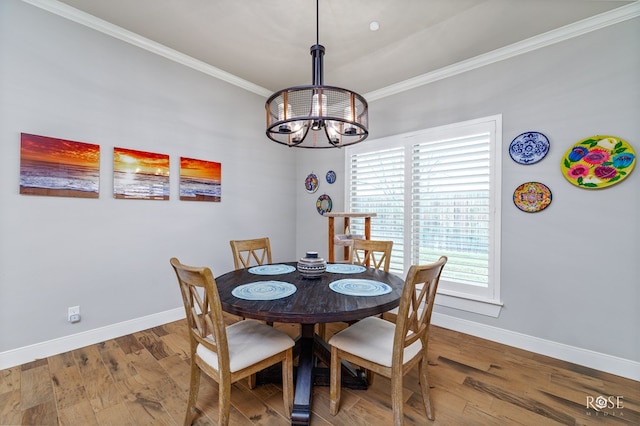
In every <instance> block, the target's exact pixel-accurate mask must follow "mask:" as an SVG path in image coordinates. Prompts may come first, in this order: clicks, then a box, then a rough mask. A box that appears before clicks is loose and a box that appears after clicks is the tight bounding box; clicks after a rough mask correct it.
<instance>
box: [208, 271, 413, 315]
mask: <svg viewBox="0 0 640 426" xmlns="http://www.w3.org/2000/svg"><path fill="white" fill-rule="evenodd" d="M279 264H286V265H292V266H294V267H295V266H296V262H282V263H279ZM348 278H353V279H368V280H375V281H380V282H383V283H386V284H388V285H389V286H391V292H390V293H388V294H385V295H382V296H348V295H343V294H340V293H336V292H335V291H333V290H331V289H330V288H329V284H330V283H331V282H333V281H337V280H341V279H348ZM270 280H273V281H283V282H288V283H291V284H294V285H295V286H296V287H297V290H296V292H295V293H293V294H292V295H291V296H287V297H285V298H282V299H276V300H245V299H240V298H237V297H235V296H233V295H232V294H231V292H232V291H233V289H234V288H236V287H237V286H239V285H242V284H249V283H252V282H258V281H270ZM216 284H217V286H218V293H219V294H220V300H221V302H222V309H223V310H224V311H225V312H229V313H231V314H235V315H240V316H243V317H246V318H254V319H258V320H263V321H271V322H289V323H298V324H317V323H327V322H339V321H353V320H357V319H362V318H366V317H368V316H371V315H376V314H379V313H382V312H386V311H388V310H390V309H393V308H395V307H397V306H398V304H399V303H400V296H401V294H402V286H403V284H404V281H403V280H402V279H401V278H400V277H398V276H396V275H394V274H391V273H388V272H384V271H380V270H376V269H373V268H367V269H366V271H364V272H362V273H357V274H339V273H329V272H325V273H324V274H322V275H321V276H320V277H318V278H312V279H309V278H304V277H303V276H302V275H301V274H300V272H298V271H297V270H295V271H293V272H290V273H287V274H280V275H256V274H252V273H251V272H249V270H248V269H239V270H236V271H231V272H228V273H226V274H224V275H221V276H219V277H216Z"/></svg>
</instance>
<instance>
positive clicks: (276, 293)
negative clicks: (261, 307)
mask: <svg viewBox="0 0 640 426" xmlns="http://www.w3.org/2000/svg"><path fill="white" fill-rule="evenodd" d="M296 290H297V288H296V286H295V285H293V284H291V283H285V282H282V281H257V282H255V283H249V284H243V285H239V286H238V287H236V288H234V289H233V290H232V291H231V294H232V295H234V296H235V297H237V298H239V299H245V300H275V299H282V298H284V297H287V296H291V295H292V294H293V293H295V292H296Z"/></svg>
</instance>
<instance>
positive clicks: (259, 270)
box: [249, 265, 296, 275]
mask: <svg viewBox="0 0 640 426" xmlns="http://www.w3.org/2000/svg"><path fill="white" fill-rule="evenodd" d="M295 270H296V268H295V267H293V266H291V265H259V266H254V267H252V268H249V272H250V273H252V274H256V275H280V274H288V273H289V272H293V271H295Z"/></svg>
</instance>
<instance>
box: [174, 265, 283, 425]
mask: <svg viewBox="0 0 640 426" xmlns="http://www.w3.org/2000/svg"><path fill="white" fill-rule="evenodd" d="M171 266H173V269H174V270H175V272H176V276H177V277H178V283H179V285H180V292H181V293H182V300H183V301H184V309H185V311H186V314H187V324H188V326H189V341H190V349H191V352H190V355H191V381H190V385H189V399H188V402H187V414H186V416H185V419H184V424H185V425H190V424H191V423H192V422H193V420H194V418H195V415H196V409H195V405H196V402H197V399H198V391H199V388H200V375H201V372H204V373H205V374H206V375H208V376H209V377H211V378H212V379H213V380H215V381H216V382H218V424H220V425H225V426H226V425H228V424H229V413H230V408H231V385H232V384H233V383H235V382H237V381H238V380H241V379H243V378H246V377H249V376H251V375H253V374H255V373H256V372H258V371H261V370H263V369H265V368H267V367H269V366H271V365H274V364H277V363H280V362H282V396H283V402H284V412H285V413H286V415H287V416H291V408H292V405H293V346H294V341H293V339H292V338H291V337H289V336H288V335H287V334H286V333H284V332H282V331H280V330H277V329H275V328H273V327H269V326H268V325H265V324H263V323H261V322H259V321H255V320H244V321H239V322H236V323H234V324H231V325H229V326H225V323H224V318H223V315H222V306H221V304H220V296H219V294H218V288H217V286H216V282H215V279H214V278H213V274H212V273H211V270H210V269H209V268H207V267H193V266H187V265H183V264H181V263H180V261H179V260H178V259H176V258H175V257H174V258H172V259H171Z"/></svg>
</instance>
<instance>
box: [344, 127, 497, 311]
mask: <svg viewBox="0 0 640 426" xmlns="http://www.w3.org/2000/svg"><path fill="white" fill-rule="evenodd" d="M501 127H502V123H501V117H500V116H493V117H488V118H485V119H480V120H473V121H470V122H464V123H457V124H453V125H449V126H444V127H439V128H435V129H426V130H422V131H419V132H413V133H409V134H403V135H397V136H392V137H388V138H384V139H379V140H377V141H367V142H366V143H363V144H358V145H355V146H353V147H349V148H348V149H347V160H346V161H347V165H346V166H347V167H346V168H347V188H346V189H347V190H346V194H347V200H346V205H347V206H348V208H349V209H350V211H352V212H375V213H376V214H377V215H376V217H375V218H374V219H373V220H372V227H371V238H372V239H387V240H393V242H394V245H393V256H392V263H391V270H392V271H394V272H397V273H401V274H404V273H405V272H406V271H407V270H408V269H409V267H410V266H411V265H412V264H424V263H430V262H433V261H435V260H437V259H438V258H439V257H440V256H442V255H444V256H447V257H448V259H449V260H448V262H447V265H446V267H445V268H444V270H443V272H442V277H441V281H440V287H439V293H441V294H448V295H450V296H454V297H463V298H469V299H474V300H481V301H487V302H489V303H499V258H500V256H499V241H500V214H499V212H500V152H501V150H500V146H501ZM351 226H352V230H351V232H352V233H361V232H362V228H363V226H364V224H363V222H362V221H358V220H355V219H354V220H353V221H352V225H351Z"/></svg>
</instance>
